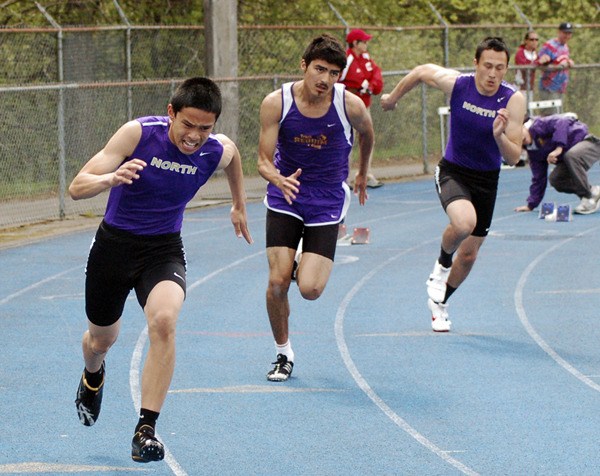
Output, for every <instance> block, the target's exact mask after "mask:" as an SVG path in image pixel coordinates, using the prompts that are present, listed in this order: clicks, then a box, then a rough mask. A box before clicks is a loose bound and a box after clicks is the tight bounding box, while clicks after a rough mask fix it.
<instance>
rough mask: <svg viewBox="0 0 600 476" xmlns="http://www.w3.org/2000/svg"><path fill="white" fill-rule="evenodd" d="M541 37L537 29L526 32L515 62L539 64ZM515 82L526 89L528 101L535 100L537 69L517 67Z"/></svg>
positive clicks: (529, 64) (523, 89)
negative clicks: (538, 49) (538, 51)
mask: <svg viewBox="0 0 600 476" xmlns="http://www.w3.org/2000/svg"><path fill="white" fill-rule="evenodd" d="M539 41H540V38H539V36H538V34H537V33H536V32H535V31H531V30H530V31H528V32H527V33H525V38H524V39H523V43H521V45H520V46H519V48H518V49H517V53H516V54H515V64H520V65H528V66H537V65H538V54H537V48H538V44H539ZM515 84H516V85H517V86H519V88H520V89H521V91H526V93H524V94H525V96H526V97H527V100H528V101H533V90H534V88H535V69H533V68H530V69H517V72H516V73H515Z"/></svg>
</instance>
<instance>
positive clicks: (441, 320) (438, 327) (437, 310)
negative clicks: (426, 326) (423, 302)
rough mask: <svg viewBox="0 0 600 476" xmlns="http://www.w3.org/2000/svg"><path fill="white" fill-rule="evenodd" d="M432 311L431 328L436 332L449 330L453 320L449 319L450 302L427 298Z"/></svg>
mask: <svg viewBox="0 0 600 476" xmlns="http://www.w3.org/2000/svg"><path fill="white" fill-rule="evenodd" d="M427 307H429V310H430V311H431V328H432V329H433V331H434V332H449V331H450V326H451V325H452V322H451V321H450V320H449V319H448V304H442V303H441V302H434V301H432V300H431V299H428V300H427Z"/></svg>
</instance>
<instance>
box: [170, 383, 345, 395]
mask: <svg viewBox="0 0 600 476" xmlns="http://www.w3.org/2000/svg"><path fill="white" fill-rule="evenodd" d="M345 391H346V390H344V389H334V388H298V387H286V386H281V385H277V384H274V385H236V386H233V387H205V388H182V389H179V390H169V393H317V392H345Z"/></svg>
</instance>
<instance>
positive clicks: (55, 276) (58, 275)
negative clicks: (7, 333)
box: [0, 265, 83, 306]
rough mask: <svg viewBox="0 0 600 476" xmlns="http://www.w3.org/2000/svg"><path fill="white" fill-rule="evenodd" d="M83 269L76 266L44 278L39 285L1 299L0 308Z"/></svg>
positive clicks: (33, 285)
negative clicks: (42, 286)
mask: <svg viewBox="0 0 600 476" xmlns="http://www.w3.org/2000/svg"><path fill="white" fill-rule="evenodd" d="M81 268H83V266H82V265H80V266H75V267H74V268H69V269H66V270H65V271H62V272H60V273H58V274H55V275H52V276H48V277H47V278H44V279H42V280H41V281H38V282H37V283H33V284H30V285H29V286H27V287H25V288H23V289H21V290H19V291H17V292H16V293H13V294H9V295H8V296H6V297H4V298H2V299H0V306H1V305H2V304H6V303H7V302H9V301H12V300H13V299H14V298H16V297H19V296H21V295H23V294H25V293H27V292H29V291H31V290H33V289H35V288H39V287H40V286H41V285H43V284H46V283H48V282H50V281H53V280H54V279H58V278H60V277H61V276H64V275H65V274H68V273H70V272H72V271H75V270H76V269H81Z"/></svg>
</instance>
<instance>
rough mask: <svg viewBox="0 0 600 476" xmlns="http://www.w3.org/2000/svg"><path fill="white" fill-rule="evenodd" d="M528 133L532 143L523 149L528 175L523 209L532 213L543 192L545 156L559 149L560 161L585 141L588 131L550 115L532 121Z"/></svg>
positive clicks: (568, 120) (580, 124)
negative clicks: (525, 207) (525, 208)
mask: <svg viewBox="0 0 600 476" xmlns="http://www.w3.org/2000/svg"><path fill="white" fill-rule="evenodd" d="M529 133H530V134H531V139H532V140H533V142H532V144H531V145H529V146H527V155H528V156H529V165H530V167H531V175H532V176H531V186H530V187H529V197H527V206H528V207H529V208H530V209H531V210H533V209H534V208H535V207H537V206H538V205H539V204H540V202H541V201H542V199H543V198H544V193H545V192H546V184H547V183H548V161H547V159H548V154H549V153H550V152H552V151H553V150H554V149H556V148H557V147H559V146H560V147H562V148H563V151H562V154H561V155H560V156H559V157H558V160H559V161H560V160H562V158H563V156H564V154H565V153H566V152H567V151H568V150H569V149H570V148H571V147H573V146H574V145H575V144H577V143H578V142H581V141H582V140H583V139H584V138H585V136H586V135H587V134H588V127H587V125H585V124H584V123H583V122H580V121H578V120H576V119H574V118H573V117H568V116H564V115H562V114H553V115H551V116H545V117H538V118H536V119H535V120H534V122H533V124H532V125H531V127H530V128H529Z"/></svg>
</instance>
